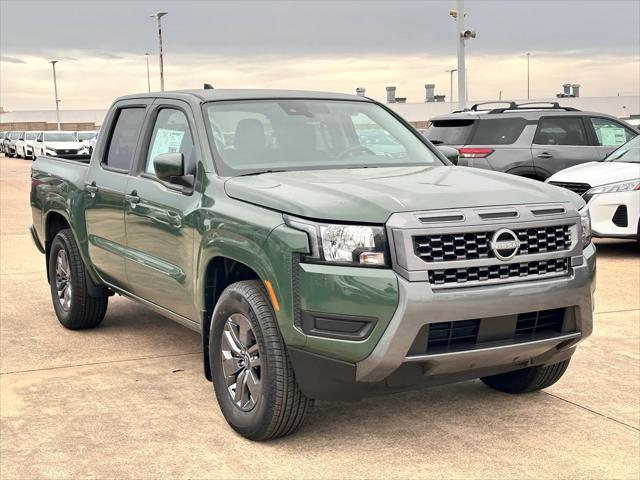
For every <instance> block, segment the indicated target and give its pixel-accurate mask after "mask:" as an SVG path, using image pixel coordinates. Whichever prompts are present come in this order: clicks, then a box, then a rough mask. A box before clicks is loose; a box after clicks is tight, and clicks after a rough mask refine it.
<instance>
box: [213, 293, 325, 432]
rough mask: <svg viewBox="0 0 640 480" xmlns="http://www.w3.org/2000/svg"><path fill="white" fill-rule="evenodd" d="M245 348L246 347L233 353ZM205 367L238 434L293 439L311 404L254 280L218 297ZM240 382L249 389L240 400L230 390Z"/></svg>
mask: <svg viewBox="0 0 640 480" xmlns="http://www.w3.org/2000/svg"><path fill="white" fill-rule="evenodd" d="M236 327H238V328H236ZM243 330H244V332H245V333H244V335H243ZM234 335H235V336H234ZM234 338H235V339H237V340H240V343H237V342H236V341H234V340H233V339H234ZM243 346H244V347H245V348H246V347H248V348H246V349H244V350H241V353H239V354H238V353H237V352H236V353H234V352H233V349H234V347H235V348H236V349H237V348H238V347H240V348H242V347H243ZM256 348H257V351H256ZM243 356H244V357H243ZM243 358H244V360H243ZM223 359H226V360H227V361H226V362H224V366H223ZM209 362H210V367H211V372H212V373H213V387H214V390H215V394H216V397H217V399H218V405H219V406H220V410H221V411H222V414H223V415H224V418H225V419H226V421H227V423H228V424H229V425H230V426H231V428H233V429H234V430H235V431H236V432H238V433H239V434H240V435H242V436H244V437H246V438H248V439H250V440H256V441H264V440H270V439H274V438H278V437H283V436H285V435H289V434H292V433H293V432H295V431H296V430H297V429H298V428H299V427H300V426H301V425H302V422H303V420H304V417H305V415H306V413H307V411H309V410H310V408H311V406H312V404H313V400H311V399H309V398H307V397H305V396H304V395H303V394H302V392H301V391H300V389H299V388H298V384H297V383H296V380H295V377H294V374H293V368H292V366H291V362H290V361H289V355H288V354H287V349H286V347H285V345H284V342H283V340H282V337H281V336H280V331H279V329H278V325H277V322H276V319H275V315H274V313H273V310H272V308H271V303H270V302H269V300H268V298H267V294H266V291H265V289H264V287H263V286H262V283H260V282H259V281H258V280H246V281H242V282H237V283H234V284H232V285H230V286H228V287H227V288H226V289H225V290H224V291H223V292H222V294H221V295H220V299H219V300H218V303H217V304H216V307H215V310H214V312H213V318H212V321H211V329H210V334H209ZM241 362H244V363H241ZM246 364H248V365H249V367H248V368H244V367H243V365H246ZM255 364H257V365H258V366H257V367H256V366H254V365H255ZM225 368H226V372H225ZM234 371H235V372H236V373H235V374H234V373H233V372H234ZM243 372H244V373H243ZM243 375H244V376H243ZM241 378H242V379H244V378H246V379H247V381H246V383H247V386H246V388H243V390H242V391H241V392H242V394H241V395H238V389H237V388H233V387H234V386H237V385H238V382H239V380H240V379H241ZM227 379H229V382H228V381H227ZM256 380H258V381H259V382H256ZM233 382H235V383H233ZM240 383H242V382H240ZM251 384H253V385H254V387H253V388H252V387H250V385H251ZM256 386H259V387H258V388H256ZM245 393H246V395H245ZM254 393H255V396H254ZM232 395H234V397H233V398H232ZM238 397H240V398H239V400H238Z"/></svg>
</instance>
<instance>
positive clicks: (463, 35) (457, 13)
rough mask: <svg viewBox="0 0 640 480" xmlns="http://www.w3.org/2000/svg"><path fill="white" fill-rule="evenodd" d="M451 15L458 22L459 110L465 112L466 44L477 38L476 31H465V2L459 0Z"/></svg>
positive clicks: (450, 12)
mask: <svg viewBox="0 0 640 480" xmlns="http://www.w3.org/2000/svg"><path fill="white" fill-rule="evenodd" d="M449 15H451V17H453V18H454V19H455V21H456V40H457V45H458V68H457V70H458V108H459V110H464V109H465V107H466V100H467V79H466V77H467V72H466V68H465V58H464V46H465V45H464V42H465V41H466V40H468V39H470V38H476V31H475V30H465V27H464V15H465V14H464V1H463V0H457V9H456V10H451V11H449Z"/></svg>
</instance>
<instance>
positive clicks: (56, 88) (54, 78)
mask: <svg viewBox="0 0 640 480" xmlns="http://www.w3.org/2000/svg"><path fill="white" fill-rule="evenodd" d="M49 63H50V64H51V66H52V67H53V92H54V95H55V97H56V98H55V100H56V123H57V124H58V130H60V99H58V80H57V79H56V63H58V60H51V61H50V62H49Z"/></svg>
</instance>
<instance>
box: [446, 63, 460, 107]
mask: <svg viewBox="0 0 640 480" xmlns="http://www.w3.org/2000/svg"><path fill="white" fill-rule="evenodd" d="M457 71H458V69H457V68H452V69H451V70H445V72H447V73H448V74H449V109H450V110H451V111H452V112H453V73H454V72H457Z"/></svg>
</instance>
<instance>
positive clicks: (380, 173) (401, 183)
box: [225, 166, 584, 224]
mask: <svg viewBox="0 0 640 480" xmlns="http://www.w3.org/2000/svg"><path fill="white" fill-rule="evenodd" d="M225 191H226V192H227V195H229V196H230V197H232V198H236V199H238V200H244V201H246V202H249V203H254V204H256V205H261V206H264V207H267V208H271V209H274V210H278V211H281V212H285V213H290V214H293V215H299V216H301V217H307V218H315V219H321V220H339V221H349V222H368V223H378V224H380V223H384V222H385V221H386V220H387V219H388V218H389V216H390V215H391V214H392V213H396V212H407V211H421V210H437V209H443V208H463V207H480V206H497V205H514V204H525V203H549V202H554V203H558V202H567V201H571V202H573V203H574V204H575V205H576V206H577V207H579V206H581V205H582V204H583V203H584V202H583V201H582V200H581V199H580V197H579V196H578V195H576V194H575V193H573V192H570V191H569V190H565V189H562V188H559V187H554V186H552V185H545V184H544V183H542V182H538V181H535V180H529V179H525V178H522V177H516V176H514V175H509V174H505V173H496V172H490V171H487V170H479V169H474V168H468V167H451V166H436V167H427V168H425V167H401V168H399V167H390V168H359V169H344V170H314V171H295V172H282V173H264V174H261V175H255V176H245V177H234V178H231V179H229V180H227V181H226V183H225Z"/></svg>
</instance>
